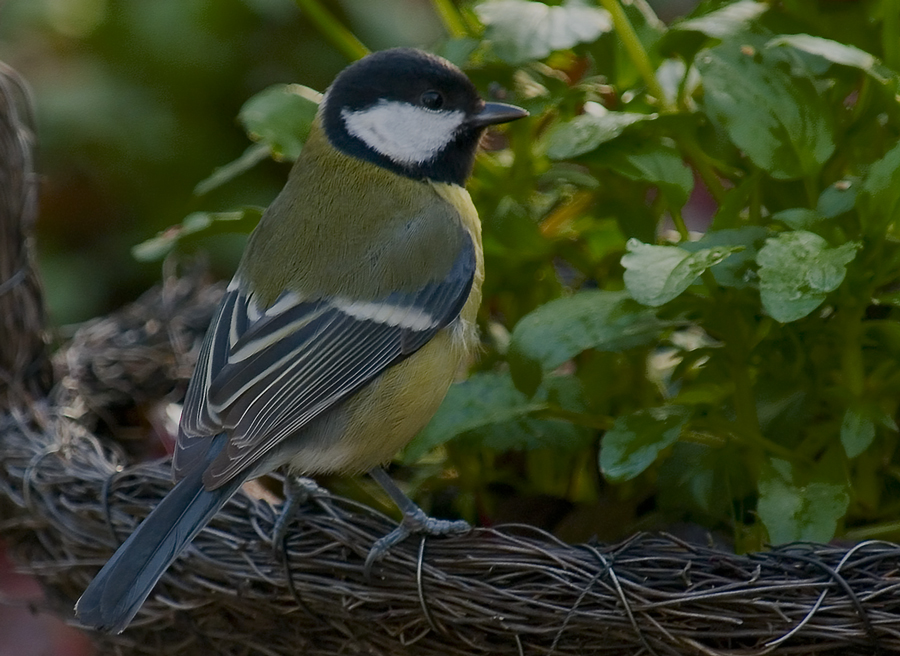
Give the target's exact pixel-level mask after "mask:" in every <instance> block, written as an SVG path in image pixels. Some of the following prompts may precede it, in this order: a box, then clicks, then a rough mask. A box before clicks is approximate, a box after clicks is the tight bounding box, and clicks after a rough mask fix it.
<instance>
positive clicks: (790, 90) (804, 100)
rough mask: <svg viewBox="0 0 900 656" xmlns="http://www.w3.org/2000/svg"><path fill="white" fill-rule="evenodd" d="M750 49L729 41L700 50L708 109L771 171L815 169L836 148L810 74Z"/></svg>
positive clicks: (782, 174) (787, 174)
mask: <svg viewBox="0 0 900 656" xmlns="http://www.w3.org/2000/svg"><path fill="white" fill-rule="evenodd" d="M752 50H753V49H752V48H750V49H749V50H747V51H746V52H745V51H742V50H741V44H740V42H738V41H729V42H726V43H723V44H722V45H720V46H717V47H716V48H713V49H711V50H707V51H705V52H702V53H700V54H699V55H698V57H697V63H696V65H697V70H698V71H699V72H700V76H701V78H702V79H703V90H704V92H703V93H704V95H703V103H704V105H705V107H706V110H707V112H708V114H709V115H710V116H711V117H712V118H713V119H714V120H716V121H717V122H719V123H720V124H721V125H722V126H723V127H724V128H725V130H726V132H727V133H728V136H729V137H730V138H731V141H732V142H733V143H734V144H735V145H736V146H737V147H738V148H740V149H741V150H743V151H744V152H745V153H746V154H747V156H748V157H749V158H750V159H751V160H752V161H753V163H754V164H756V165H757V166H759V167H760V168H762V169H763V170H765V171H767V172H768V173H769V174H770V175H771V176H772V177H774V178H777V179H781V180H794V179H798V178H803V177H807V176H813V175H815V174H817V173H818V172H819V170H820V169H821V168H822V165H823V164H824V163H825V162H826V161H828V159H829V158H830V157H831V155H832V153H833V152H834V135H833V132H834V126H833V119H832V117H831V114H830V113H829V112H828V109H827V107H826V106H825V103H824V101H823V99H822V98H821V96H820V94H819V93H818V92H817V91H816V89H815V88H814V87H813V85H812V83H811V82H810V81H809V80H808V79H806V78H803V77H792V76H790V75H788V74H787V73H785V72H784V71H782V70H781V69H780V68H777V67H775V66H773V65H771V64H769V65H765V64H764V63H762V62H757V61H756V59H755V58H754V56H753V54H752ZM738 81H740V82H739V83H738Z"/></svg>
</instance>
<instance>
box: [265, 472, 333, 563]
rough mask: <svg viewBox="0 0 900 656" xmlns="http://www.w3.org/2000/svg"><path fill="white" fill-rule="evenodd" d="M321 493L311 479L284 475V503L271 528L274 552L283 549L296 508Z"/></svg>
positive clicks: (319, 488)
mask: <svg viewBox="0 0 900 656" xmlns="http://www.w3.org/2000/svg"><path fill="white" fill-rule="evenodd" d="M322 491H323V490H322V488H321V487H319V486H318V485H317V484H316V482H315V481H314V480H313V479H311V478H304V477H303V476H292V475H291V474H286V475H285V477H284V503H283V504H282V506H281V513H280V514H279V515H278V519H277V520H275V526H273V527H272V548H273V549H274V550H275V551H276V552H278V550H279V549H282V551H283V549H284V538H285V537H286V536H287V529H288V525H289V524H290V523H291V520H293V519H294V515H295V514H296V513H297V508H299V507H300V506H301V505H302V504H304V503H306V502H307V501H308V500H309V498H310V497H311V496H313V495H314V494H316V493H319V492H322Z"/></svg>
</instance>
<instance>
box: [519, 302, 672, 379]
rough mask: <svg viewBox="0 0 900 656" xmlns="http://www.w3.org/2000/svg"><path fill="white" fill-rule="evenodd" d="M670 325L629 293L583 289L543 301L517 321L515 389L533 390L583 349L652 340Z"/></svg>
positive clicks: (604, 348) (614, 347) (617, 347)
mask: <svg viewBox="0 0 900 656" xmlns="http://www.w3.org/2000/svg"><path fill="white" fill-rule="evenodd" d="M665 326H666V324H665V323H664V322H662V321H660V320H659V319H657V318H656V315H655V314H654V312H653V311H652V310H648V309H647V308H644V307H641V306H640V305H638V304H637V303H635V302H634V301H633V300H632V299H631V298H629V297H628V294H626V293H625V292H611V291H603V290H589V291H583V292H579V293H578V294H575V295H574V296H570V297H568V298H560V299H556V300H554V301H550V302H549V303H546V304H544V305H542V306H541V307H539V308H537V309H536V310H534V311H533V312H531V313H530V314H528V315H526V316H525V317H523V318H522V319H521V320H520V321H519V322H518V323H517V324H516V327H515V329H514V330H513V332H512V337H511V339H510V345H509V353H508V360H509V366H510V373H511V374H512V377H513V381H514V382H515V384H516V387H518V388H519V389H520V390H522V391H523V392H525V393H526V394H534V392H535V391H536V390H537V387H538V385H539V384H540V382H541V380H542V379H543V376H544V374H545V373H546V372H549V371H552V370H554V369H556V368H557V367H559V366H560V365H561V364H563V363H564V362H567V361H568V360H571V359H572V358H573V357H575V356H576V355H578V354H579V353H581V352H582V351H585V350H587V349H596V350H598V351H611V352H618V351H624V350H627V349H630V348H634V347H636V346H642V345H644V344H649V343H651V342H653V340H655V339H657V337H658V336H659V334H660V333H661V332H662V330H663V329H664V328H665Z"/></svg>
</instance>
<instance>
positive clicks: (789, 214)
mask: <svg viewBox="0 0 900 656" xmlns="http://www.w3.org/2000/svg"><path fill="white" fill-rule="evenodd" d="M823 218H824V217H822V215H821V214H819V213H818V212H817V211H815V210H811V209H808V208H806V207H792V208H790V209H787V210H781V211H780V212H776V213H775V214H773V215H772V220H773V221H781V222H782V223H783V224H784V225H786V226H787V227H789V228H793V229H794V230H808V229H810V228H815V227H816V226H817V225H818V224H820V223H822V220H823Z"/></svg>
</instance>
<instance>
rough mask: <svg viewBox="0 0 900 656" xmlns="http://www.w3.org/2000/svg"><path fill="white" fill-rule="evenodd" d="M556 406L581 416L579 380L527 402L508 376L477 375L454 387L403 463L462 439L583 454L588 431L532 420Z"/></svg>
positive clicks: (559, 383)
mask: <svg viewBox="0 0 900 656" xmlns="http://www.w3.org/2000/svg"><path fill="white" fill-rule="evenodd" d="M554 406H562V407H563V408H565V409H566V410H569V411H571V412H583V402H582V401H581V394H580V382H579V381H578V380H577V379H575V378H571V377H566V378H563V377H559V378H554V379H548V381H547V384H546V385H545V386H543V387H542V388H541V391H540V394H538V395H536V396H535V397H534V398H528V397H527V396H525V395H524V394H523V393H522V392H520V391H519V390H517V389H516V388H515V386H514V385H513V382H512V379H511V378H510V376H509V374H506V373H498V372H486V373H478V374H474V375H472V376H470V377H469V378H468V379H467V380H465V381H463V382H461V383H457V384H455V385H452V386H451V387H450V391H449V392H448V393H447V397H446V398H445V399H444V402H443V404H441V407H440V408H439V409H438V411H437V413H435V415H434V417H432V419H431V421H430V422H429V423H428V425H427V426H425V428H424V429H422V431H420V432H419V434H418V435H417V436H416V437H415V439H413V441H412V442H411V443H410V444H409V446H407V447H406V449H405V450H404V453H403V461H404V462H408V463H411V462H415V461H417V460H418V459H419V458H421V457H422V456H423V455H425V454H426V453H427V452H428V451H430V450H431V449H434V448H435V447H437V446H440V445H442V444H445V443H447V442H449V441H450V440H453V439H455V438H458V437H461V436H463V435H469V436H472V437H474V438H476V439H478V440H479V442H480V444H481V445H482V446H485V447H487V448H492V449H497V450H508V449H537V448H543V447H548V446H549V447H553V448H565V449H579V448H583V447H584V446H585V445H586V440H589V439H590V431H588V430H586V429H585V428H583V427H581V426H575V425H573V424H571V423H569V422H567V421H561V420H559V419H541V418H536V417H534V415H535V414H537V413H541V412H543V411H546V410H548V409H550V408H552V407H554Z"/></svg>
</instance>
